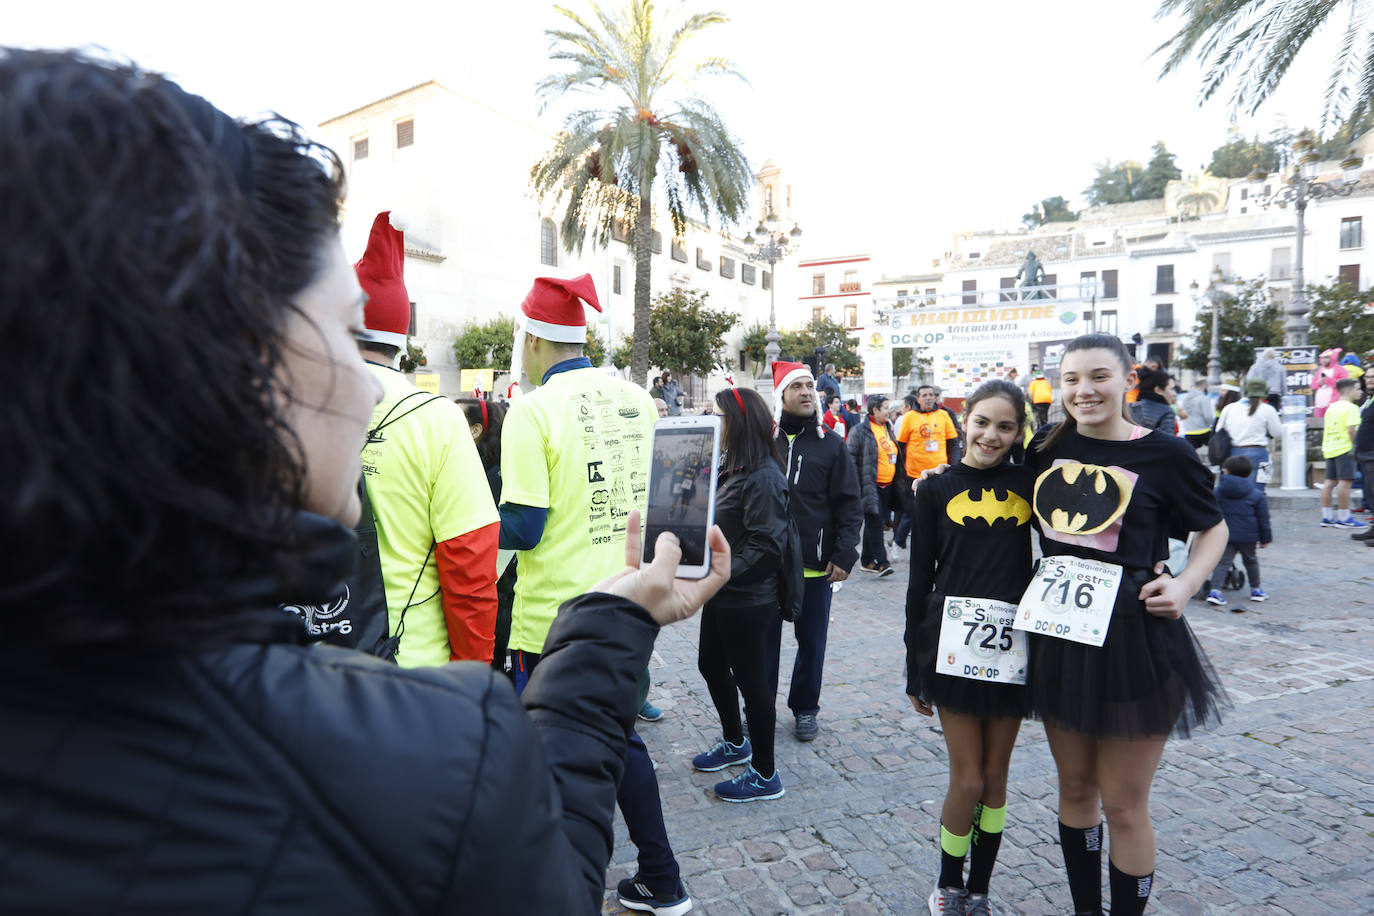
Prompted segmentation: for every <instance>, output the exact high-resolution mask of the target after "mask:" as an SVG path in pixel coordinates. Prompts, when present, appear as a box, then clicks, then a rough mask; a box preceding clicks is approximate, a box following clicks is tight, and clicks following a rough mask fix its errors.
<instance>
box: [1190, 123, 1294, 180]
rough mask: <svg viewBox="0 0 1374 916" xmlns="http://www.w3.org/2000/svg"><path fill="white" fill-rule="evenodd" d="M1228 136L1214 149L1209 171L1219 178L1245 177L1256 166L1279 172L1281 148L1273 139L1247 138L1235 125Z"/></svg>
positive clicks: (1208, 167) (1267, 170)
mask: <svg viewBox="0 0 1374 916" xmlns="http://www.w3.org/2000/svg"><path fill="white" fill-rule="evenodd" d="M1227 137H1228V138H1229V139H1228V140H1227V141H1226V142H1225V143H1223V144H1222V145H1221V146H1218V147H1217V148H1216V149H1214V150H1212V162H1211V164H1210V165H1208V166H1207V171H1209V172H1211V173H1212V174H1213V175H1215V176H1217V177H1218V178H1244V177H1246V176H1247V175H1249V174H1250V173H1251V172H1252V171H1254V169H1255V166H1259V167H1260V168H1262V169H1264V171H1266V172H1277V171H1278V170H1279V167H1280V166H1281V165H1282V159H1281V153H1280V150H1279V149H1278V146H1277V144H1276V143H1275V142H1274V141H1273V140H1266V141H1261V140H1260V138H1259V137H1255V138H1253V139H1251V140H1247V139H1245V138H1244V137H1242V136H1241V135H1240V132H1239V131H1238V130H1236V129H1235V128H1234V127H1233V128H1231V130H1230V131H1229V132H1228V133H1227Z"/></svg>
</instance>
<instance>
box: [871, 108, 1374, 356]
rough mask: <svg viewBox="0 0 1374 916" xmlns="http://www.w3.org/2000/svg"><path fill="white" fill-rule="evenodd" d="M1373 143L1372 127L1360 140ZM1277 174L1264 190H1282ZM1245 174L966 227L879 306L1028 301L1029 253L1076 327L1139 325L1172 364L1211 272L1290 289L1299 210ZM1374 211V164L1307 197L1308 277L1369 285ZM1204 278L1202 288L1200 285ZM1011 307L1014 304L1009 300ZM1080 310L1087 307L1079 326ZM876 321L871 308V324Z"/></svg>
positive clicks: (1131, 331)
mask: <svg viewBox="0 0 1374 916" xmlns="http://www.w3.org/2000/svg"><path fill="white" fill-rule="evenodd" d="M1357 149H1358V151H1359V153H1360V154H1361V155H1365V156H1367V155H1368V154H1370V153H1371V152H1374V135H1370V136H1366V137H1365V138H1363V139H1362V140H1361V143H1360V145H1359V147H1358V148H1357ZM1318 177H1319V178H1320V179H1322V180H1328V181H1332V182H1335V183H1337V184H1339V183H1340V181H1341V172H1340V168H1339V166H1338V165H1337V163H1334V162H1324V163H1321V164H1320V166H1319V168H1318ZM1279 187H1280V183H1279V181H1278V178H1277V177H1275V178H1271V179H1270V180H1269V182H1268V186H1267V187H1262V188H1259V189H1258V190H1259V192H1260V193H1261V194H1262V195H1263V194H1267V193H1271V192H1274V191H1277V190H1278V189H1279ZM1253 190H1254V189H1251V188H1250V187H1249V185H1248V183H1247V182H1246V181H1244V180H1226V179H1217V178H1213V177H1211V176H1208V175H1203V176H1196V177H1191V178H1189V179H1186V180H1182V181H1173V182H1170V183H1169V188H1168V190H1167V191H1166V194H1165V197H1164V198H1163V199H1160V200H1146V201H1136V202H1132V203H1125V204H1116V205H1112V206H1105V207H1094V208H1090V209H1088V210H1085V211H1083V212H1082V213H1081V214H1080V215H1079V218H1078V219H1077V220H1076V221H1075V222H1066V223H1048V224H1046V225H1044V226H1041V227H1039V228H1038V229H1034V230H1030V231H1011V232H961V233H958V234H956V235H955V236H954V238H953V242H952V245H951V248H950V250H949V251H947V252H945V253H944V254H943V256H942V257H940V258H937V259H934V260H933V261H931V262H927V263H933V264H934V265H935V267H934V269H933V270H930V271H924V272H922V271H920V270H919V269H912V266H907V267H906V268H905V269H904V270H903V272H902V273H899V274H894V275H893V276H883V277H881V278H880V279H878V280H876V281H875V282H874V283H873V285H872V286H873V295H874V297H875V299H876V301H877V303H878V305H879V307H880V308H883V309H891V308H894V307H898V306H907V307H911V306H919V307H923V308H940V309H953V308H960V307H965V308H968V309H978V310H983V309H990V308H994V307H996V306H999V304H1006V303H1013V302H1016V303H1018V304H1019V301H1020V299H1019V297H1018V294H1017V293H1016V292H1015V291H1014V287H1015V286H1016V285H1017V283H1018V280H1017V272H1018V270H1019V269H1020V268H1021V266H1022V264H1023V263H1025V260H1026V256H1027V254H1028V253H1029V252H1034V253H1035V255H1036V257H1037V258H1038V259H1039V260H1040V262H1041V264H1042V265H1043V268H1044V272H1045V276H1044V281H1043V282H1044V284H1045V285H1047V286H1057V287H1058V288H1059V289H1058V290H1057V293H1058V295H1059V296H1060V297H1068V298H1070V299H1071V300H1072V301H1071V302H1069V301H1066V302H1064V303H1063V310H1062V311H1060V312H1059V317H1060V320H1063V321H1064V323H1065V326H1066V328H1068V327H1069V326H1073V327H1075V328H1077V327H1080V326H1081V327H1082V328H1083V329H1086V330H1098V331H1102V332H1106V333H1111V334H1116V335H1118V336H1119V337H1121V339H1122V340H1124V341H1127V342H1128V343H1130V342H1132V341H1133V339H1134V335H1136V334H1139V335H1140V338H1141V342H1142V344H1143V345H1142V346H1140V347H1138V348H1137V356H1138V357H1140V358H1145V357H1147V356H1155V357H1158V358H1160V359H1161V360H1163V361H1164V362H1165V363H1166V364H1172V363H1173V362H1174V361H1176V360H1178V359H1179V358H1180V356H1181V355H1182V351H1183V349H1184V348H1185V347H1187V346H1188V345H1189V343H1190V341H1191V334H1192V330H1193V326H1194V322H1195V319H1196V317H1197V313H1198V307H1199V302H1202V301H1205V300H1203V299H1202V298H1201V297H1202V295H1203V294H1205V292H1206V287H1207V285H1208V282H1209V279H1210V276H1211V274H1212V270H1213V268H1214V267H1216V268H1220V269H1221V272H1222V274H1223V276H1224V277H1225V278H1226V279H1227V280H1228V281H1229V282H1240V281H1246V280H1255V279H1264V280H1265V281H1266V282H1267V284H1268V286H1269V288H1270V289H1271V290H1272V294H1273V296H1274V298H1275V300H1276V301H1277V302H1278V303H1279V304H1280V306H1282V305H1285V304H1286V303H1287V302H1288V301H1289V299H1290V297H1291V293H1292V282H1293V271H1294V258H1295V245H1294V243H1295V241H1296V232H1297V230H1296V220H1295V215H1294V212H1293V210H1292V208H1291V207H1289V208H1286V209H1285V208H1281V207H1279V206H1277V205H1272V206H1270V207H1269V208H1268V209H1265V208H1263V207H1261V206H1257V201H1256V197H1255V195H1254V194H1253ZM1366 215H1374V173H1370V172H1366V173H1364V180H1363V181H1362V183H1361V184H1360V185H1358V186H1356V188H1355V189H1354V192H1353V193H1352V194H1351V195H1350V196H1348V197H1342V196H1332V197H1326V198H1322V199H1319V200H1313V201H1311V202H1309V204H1308V207H1307V212H1306V233H1305V257H1304V261H1305V267H1306V282H1307V283H1309V284H1311V283H1330V282H1334V281H1335V280H1337V279H1338V278H1339V279H1343V280H1346V281H1347V282H1350V283H1351V284H1352V285H1354V286H1355V287H1356V288H1360V287H1361V286H1362V285H1368V284H1369V282H1370V280H1371V275H1370V270H1371V269H1374V258H1371V257H1370V256H1369V254H1368V251H1367V249H1366V246H1365V245H1364V231H1363V221H1364V217H1365V216H1366ZM1193 283H1196V284H1197V285H1198V286H1197V289H1196V290H1195V289H1193V288H1192V284H1193ZM1003 310H1005V305H1003ZM1070 312H1078V313H1079V314H1078V318H1079V319H1081V325H1080V324H1077V323H1075V322H1074V321H1073V316H1072V315H1070V314H1069V313H1070ZM873 320H874V319H872V318H870V319H869V321H870V322H872V321H873ZM1008 353H1009V355H1008V356H1007V360H1008V361H1009V362H1011V363H1012V364H1013V365H1016V366H1017V367H1018V368H1019V369H1021V370H1022V371H1023V372H1024V371H1025V370H1026V368H1027V367H1028V364H1029V363H1030V362H1037V361H1040V359H1039V357H1040V354H1039V352H1038V350H1037V346H1036V344H1035V343H1034V342H1033V341H1028V342H1027V343H1026V344H1024V345H1018V346H1016V347H1011V348H1008Z"/></svg>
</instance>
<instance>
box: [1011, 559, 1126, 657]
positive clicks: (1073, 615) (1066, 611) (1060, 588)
mask: <svg viewBox="0 0 1374 916" xmlns="http://www.w3.org/2000/svg"><path fill="white" fill-rule="evenodd" d="M1121 574H1122V569H1121V567H1120V566H1118V565H1116V564H1115V563H1103V562H1101V561H1099V560H1089V559H1085V558H1083V557H1072V556H1048V557H1042V558H1041V559H1040V563H1039V565H1038V566H1037V567H1036V570H1035V578H1033V579H1032V580H1031V582H1030V585H1028V586H1027V587H1026V592H1025V594H1023V595H1022V596H1021V603H1020V604H1019V605H1018V606H1017V609H1016V623H1015V626H1016V629H1018V630H1025V631H1026V632H1029V633H1038V634H1040V635H1042V636H1053V637H1056V638H1058V639H1068V640H1072V641H1073V642H1080V643H1083V644H1084V645H1089V646H1100V645H1102V643H1103V641H1104V640H1106V638H1107V628H1108V626H1110V624H1111V620H1112V606H1113V605H1114V604H1116V593H1117V590H1118V589H1120V587H1121Z"/></svg>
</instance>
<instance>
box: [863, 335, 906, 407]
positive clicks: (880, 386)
mask: <svg viewBox="0 0 1374 916" xmlns="http://www.w3.org/2000/svg"><path fill="white" fill-rule="evenodd" d="M891 338H892V335H891V334H889V333H887V332H886V331H885V330H884V329H883V328H865V329H864V333H863V336H862V337H860V338H859V339H860V340H861V341H862V342H863V347H862V349H861V350H860V352H859V359H861V360H863V364H864V397H868V396H869V395H871V394H886V395H890V394H892V346H893V344H892V340H891ZM902 346H906V344H902Z"/></svg>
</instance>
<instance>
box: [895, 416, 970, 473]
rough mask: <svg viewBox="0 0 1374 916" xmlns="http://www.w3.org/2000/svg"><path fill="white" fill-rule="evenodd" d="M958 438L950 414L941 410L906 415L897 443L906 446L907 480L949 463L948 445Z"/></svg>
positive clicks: (898, 433)
mask: <svg viewBox="0 0 1374 916" xmlns="http://www.w3.org/2000/svg"><path fill="white" fill-rule="evenodd" d="M957 435H959V434H958V433H957V432H955V431H954V423H953V421H951V420H950V418H949V414H947V413H945V412H944V411H943V410H941V409H940V408H939V407H937V408H935V409H934V410H932V411H931V412H930V413H921V412H920V411H919V410H908V411H907V412H906V413H904V414H903V415H902V425H901V427H900V428H899V429H898V430H897V441H898V442H901V443H903V444H905V445H906V473H907V476H908V477H913V478H915V477H920V476H921V472H922V471H924V470H926V469H927V468H933V467H938V466H940V465H942V464H945V463H946V462H948V461H949V449H948V448H947V447H946V445H945V443H947V442H948V441H949V440H950V439H953V438H954V437H955V436H957Z"/></svg>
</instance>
